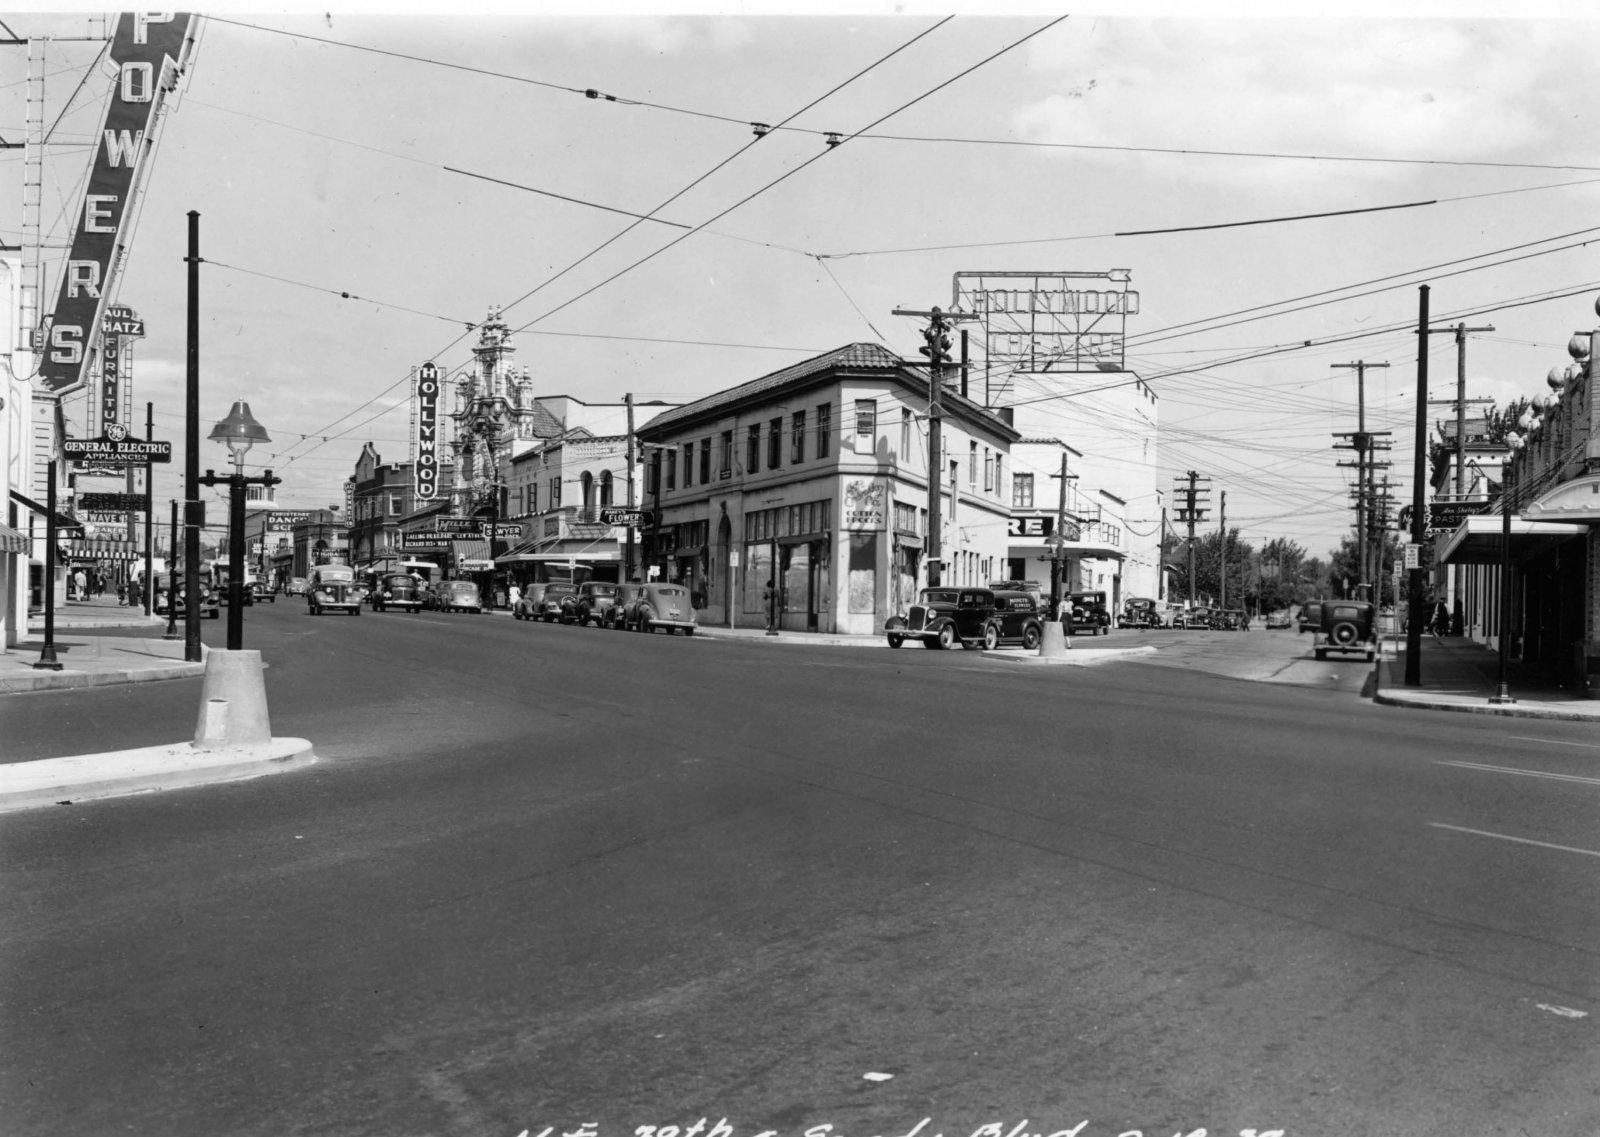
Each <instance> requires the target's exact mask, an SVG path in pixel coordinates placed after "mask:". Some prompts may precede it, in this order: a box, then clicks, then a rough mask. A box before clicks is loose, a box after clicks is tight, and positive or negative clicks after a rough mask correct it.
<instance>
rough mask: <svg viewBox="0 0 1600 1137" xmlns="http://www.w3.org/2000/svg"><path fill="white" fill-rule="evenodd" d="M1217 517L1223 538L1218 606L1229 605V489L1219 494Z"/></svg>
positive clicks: (1219, 550) (1219, 569)
mask: <svg viewBox="0 0 1600 1137" xmlns="http://www.w3.org/2000/svg"><path fill="white" fill-rule="evenodd" d="M1217 502H1218V504H1217V518H1218V529H1219V534H1220V536H1221V538H1222V541H1221V543H1220V544H1219V545H1218V546H1217V581H1218V584H1217V607H1218V608H1226V607H1227V606H1228V491H1227V490H1223V491H1222V492H1221V493H1220V494H1218V495H1217Z"/></svg>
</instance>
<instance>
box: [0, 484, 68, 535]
mask: <svg viewBox="0 0 1600 1137" xmlns="http://www.w3.org/2000/svg"><path fill="white" fill-rule="evenodd" d="M11 500H12V501H14V502H16V503H17V504H18V505H20V506H22V507H23V508H24V509H30V510H32V511H33V512H34V513H37V514H38V515H39V516H40V517H49V516H50V511H49V510H48V509H46V508H45V507H44V506H42V505H40V504H39V503H38V502H36V501H34V500H33V499H32V498H31V497H28V496H27V495H26V494H20V493H18V492H17V491H16V490H12V491H11ZM82 531H83V523H82V522H81V521H78V520H76V519H75V518H71V517H68V516H67V515H66V514H65V513H59V512H58V513H57V514H56V533H57V534H58V535H59V534H62V533H67V532H74V533H79V532H82Z"/></svg>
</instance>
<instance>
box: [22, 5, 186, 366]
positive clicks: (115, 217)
mask: <svg viewBox="0 0 1600 1137" xmlns="http://www.w3.org/2000/svg"><path fill="white" fill-rule="evenodd" d="M193 23H194V17H193V16H192V15H190V14H187V13H170V12H169V13H132V12H124V13H122V15H120V16H118V17H117V30H116V34H115V35H113V36H112V39H111V60H112V62H113V63H114V64H115V65H116V68H117V76H116V85H115V87H114V88H113V90H112V94H111V102H110V105H109V106H107V108H106V118H105V126H104V128H103V129H102V130H101V132H100V137H99V139H98V140H97V145H96V147H95V155H94V165H93V166H92V167H91V168H90V170H89V185H88V189H87V190H86V191H85V193H84V196H83V211H82V213H81V214H80V215H79V217H78V230H77V234H76V235H75V236H74V237H73V240H72V252H71V254H70V255H69V257H68V259H67V264H66V268H65V269H64V271H63V272H62V274H61V291H60V293H59V295H58V296H57V299H56V306H55V310H54V314H53V315H52V317H51V321H50V332H49V336H48V338H47V340H46V342H45V356H44V361H43V363H42V364H41V365H40V372H39V382H40V383H41V384H42V385H43V387H44V388H45V389H46V390H48V391H51V392H53V393H55V394H58V395H59V394H63V393H65V392H67V391H72V390H75V389H77V388H78V387H81V386H83V383H84V367H85V365H86V364H87V362H88V359H89V356H90V355H91V354H92V351H93V348H94V341H95V336H96V334H97V333H98V332H99V330H100V323H101V316H102V311H103V307H104V304H105V300H106V293H107V291H108V290H109V289H110V285H111V272H112V268H113V265H114V264H115V261H116V258H117V251H118V242H119V241H120V240H121V238H122V235H123V227H124V225H125V223H126V221H127V218H128V214H129V212H130V207H131V206H132V197H133V194H134V191H135V188H136V186H137V181H138V175H139V173H140V163H141V162H143V161H145V160H146V158H147V157H148V151H149V147H148V145H147V144H146V140H145V132H146V131H147V130H148V129H149V127H150V124H151V122H152V121H153V120H154V118H155V114H156V112H157V110H159V108H160V105H161V100H162V99H163V98H164V97H165V93H166V91H167V90H168V89H169V88H170V86H171V84H172V83H173V81H174V77H175V75H176V73H177V71H178V70H179V69H180V68H181V67H182V64H183V61H184V59H185V56H186V53H187V47H188V41H189V31H190V28H191V26H192V25H193Z"/></svg>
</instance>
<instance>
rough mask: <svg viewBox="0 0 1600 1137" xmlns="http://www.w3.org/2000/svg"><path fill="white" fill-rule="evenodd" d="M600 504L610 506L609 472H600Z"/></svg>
mask: <svg viewBox="0 0 1600 1137" xmlns="http://www.w3.org/2000/svg"><path fill="white" fill-rule="evenodd" d="M600 504H601V505H610V504H611V471H610V470H601V471H600Z"/></svg>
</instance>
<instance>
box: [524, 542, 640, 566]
mask: <svg viewBox="0 0 1600 1137" xmlns="http://www.w3.org/2000/svg"><path fill="white" fill-rule="evenodd" d="M621 559H622V553H621V551H620V550H618V548H617V543H616V542H615V541H613V540H611V539H610V538H605V539H602V540H598V541H594V540H580V539H577V538H573V537H544V538H541V539H540V540H538V541H524V542H523V543H522V544H520V545H518V546H517V547H516V548H515V549H513V550H512V551H511V552H509V553H503V554H501V555H500V556H498V557H496V558H495V559H494V563H495V564H496V565H502V566H503V565H521V564H538V563H540V562H549V561H569V560H574V561H607V562H609V561H620V560H621Z"/></svg>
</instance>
